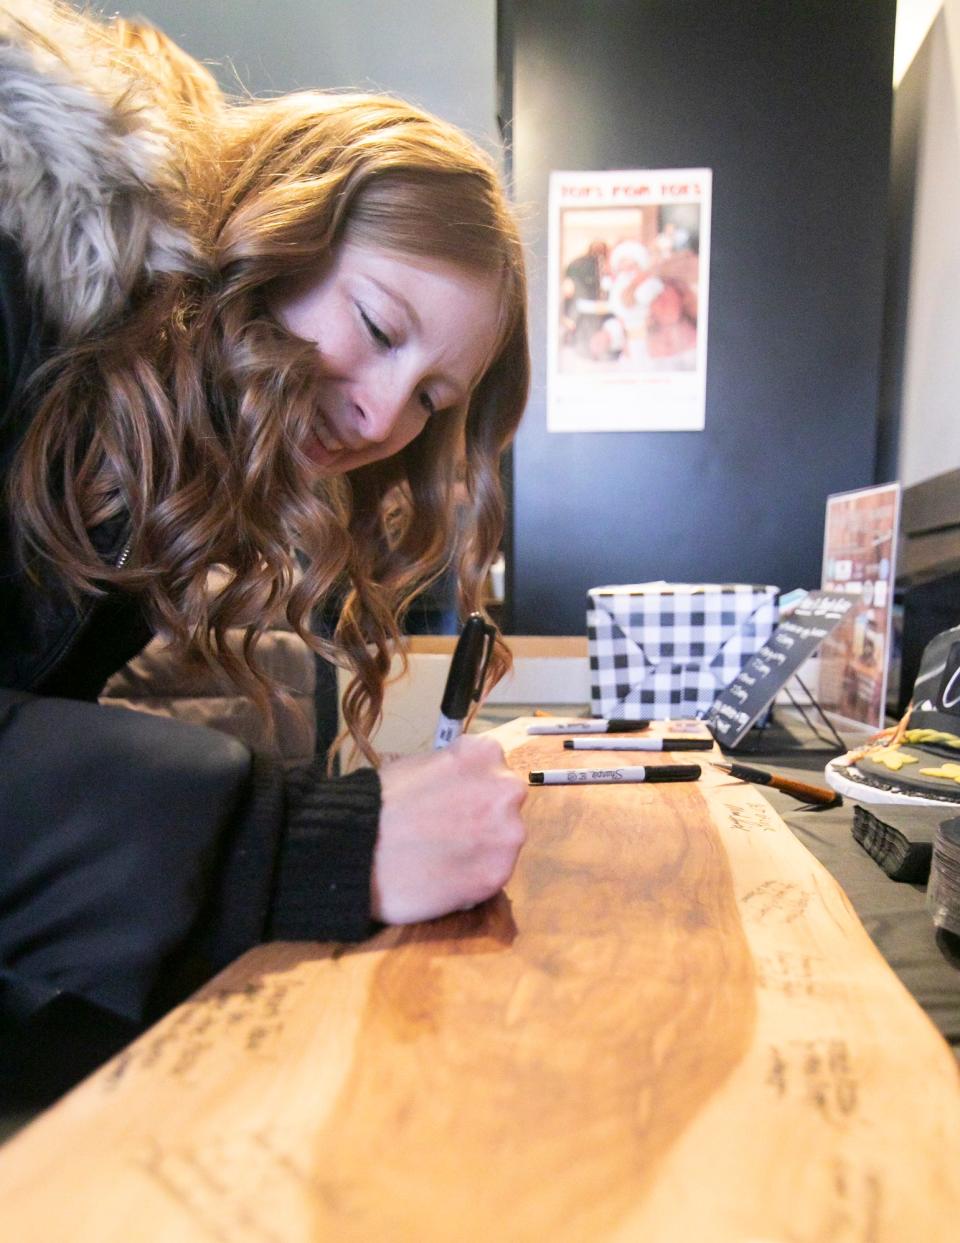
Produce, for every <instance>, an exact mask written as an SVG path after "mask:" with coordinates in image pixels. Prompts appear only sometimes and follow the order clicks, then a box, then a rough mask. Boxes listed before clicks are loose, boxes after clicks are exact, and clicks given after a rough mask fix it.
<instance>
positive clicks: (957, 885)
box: [927, 819, 960, 936]
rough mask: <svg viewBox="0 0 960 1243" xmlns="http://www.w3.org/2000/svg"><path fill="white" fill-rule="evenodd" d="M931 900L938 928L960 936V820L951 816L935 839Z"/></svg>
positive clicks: (929, 899)
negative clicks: (951, 818) (952, 818)
mask: <svg viewBox="0 0 960 1243" xmlns="http://www.w3.org/2000/svg"><path fill="white" fill-rule="evenodd" d="M927 903H928V905H929V907H930V912H931V914H932V915H933V922H934V923H935V924H936V925H937V927H938V928H944V929H946V931H947V932H952V933H954V934H955V935H957V936H960V820H957V819H954V820H947V821H945V822H944V823H943V824H942V825H941V826H940V828H939V829H937V832H936V835H935V837H934V839H933V862H932V865H931V868H930V884H929V886H928V888H927Z"/></svg>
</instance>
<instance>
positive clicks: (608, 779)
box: [529, 764, 700, 786]
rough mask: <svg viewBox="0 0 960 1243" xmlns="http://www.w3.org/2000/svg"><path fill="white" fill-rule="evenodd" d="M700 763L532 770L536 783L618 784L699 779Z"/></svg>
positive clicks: (535, 784)
mask: <svg viewBox="0 0 960 1243" xmlns="http://www.w3.org/2000/svg"><path fill="white" fill-rule="evenodd" d="M699 776H700V765H699V764H656V765H654V766H652V767H650V768H640V767H635V768H547V769H544V770H543V772H532V773H530V774H529V778H530V784H531V785H532V786H573V785H617V784H620V783H621V782H633V781H696V780H697V778H698V777H699Z"/></svg>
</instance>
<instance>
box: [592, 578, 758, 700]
mask: <svg viewBox="0 0 960 1243" xmlns="http://www.w3.org/2000/svg"><path fill="white" fill-rule="evenodd" d="M778 590H779V589H778V588H777V587H769V586H753V585H751V584H745V583H714V584H710V583H703V584H697V583H634V584H630V585H626V586H620V587H592V588H591V589H590V591H589V592H588V593H587V637H588V641H589V651H590V670H591V676H590V680H591V700H590V707H591V711H592V713H593V715H594V716H606V717H620V718H623V719H625V720H640V719H642V718H644V717H654V718H664V717H684V716H696V715H698V714H701V713H704V712H706V710H707V709H708V708H709V707H710V705H711V704H712V703H713V701H714V699H715V698H716V697H717V695H718V694H719V693H720V692H721V691H722V690H723V688H724V687H725V686H726V685H727V684H728V683H729V682H732V681H733V679H734V678H735V677H736V676H737V674H738V673H739V672H740V669H741V667H742V666H743V665H744V664H745V663H746V661H747V660H748V659H749V658H750V657H751V656H753V655H754V654H755V653H756V652H758V651H759V650H760V648H761V647H763V645H764V643H765V642H766V641H767V639H769V637H770V635H771V634H772V633H773V629H774V627H775V626H776V624H777V595H778Z"/></svg>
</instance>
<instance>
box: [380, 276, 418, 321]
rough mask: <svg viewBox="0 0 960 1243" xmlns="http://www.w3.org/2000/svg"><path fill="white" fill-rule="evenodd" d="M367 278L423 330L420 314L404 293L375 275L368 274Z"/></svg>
mask: <svg viewBox="0 0 960 1243" xmlns="http://www.w3.org/2000/svg"><path fill="white" fill-rule="evenodd" d="M367 280H368V281H369V282H370V284H371V285H375V286H376V287H377V289H379V290H380V292H381V293H382V294H384V295H385V296H386V297H388V298H389V299H390V300H391V301H392V302H396V303H397V304H398V305H399V307H400V309H401V310H402V311H404V312H405V314H406V316H407V318H408V319H409V320H410V322H411V323H412V324H413V326H414V328H416V329H417V331H422V329H423V325H422V324H421V322H420V316H419V315H418V314H417V312H416V311H415V310H414V308H413V304H412V303H411V302H409V301H408V300H407V299H406V298H405V297H404V295H403V294H402V293H401V292H400V291H399V290H398V289H394V288H392V286H390V285H385V284H384V283H383V281H381V280H378V279H377V278H376V277H375V276H367Z"/></svg>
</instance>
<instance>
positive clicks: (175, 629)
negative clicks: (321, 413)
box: [10, 83, 529, 759]
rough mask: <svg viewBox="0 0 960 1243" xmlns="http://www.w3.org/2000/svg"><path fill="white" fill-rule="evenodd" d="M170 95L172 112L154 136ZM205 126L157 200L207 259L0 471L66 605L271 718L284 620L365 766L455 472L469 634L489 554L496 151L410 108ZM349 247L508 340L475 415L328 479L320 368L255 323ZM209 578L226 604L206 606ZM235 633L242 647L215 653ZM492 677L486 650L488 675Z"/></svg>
mask: <svg viewBox="0 0 960 1243" xmlns="http://www.w3.org/2000/svg"><path fill="white" fill-rule="evenodd" d="M166 88H169V83H167V84H166ZM175 94H176V92H171V93H170V97H169V98H167V99H165V100H163V101H162V102H163V105H164V109H165V113H166V115H167V116H170V115H171V114H172V113H174V112H175V109H176V107H177V106H178V104H177V101H176V100H175V99H174V95H175ZM200 113H201V110H200V109H198V107H197V105H196V101H195V100H189V99H187V100H186V102H183V103H182V108H181V112H180V114H179V124H181V125H183V126H184V127H187V126H189V128H190V140H189V142H185V143H184V145H183V148H182V158H183V160H184V168H183V169H182V170H181V171H182V185H183V187H184V190H185V193H184V195H183V197H182V199H181V200H180V201H178V202H176V203H171V205H170V210H171V214H172V215H173V216H174V217H175V218H178V219H179V220H181V221H185V222H186V223H187V225H188V227H189V230H190V231H191V233H192V235H193V237H194V238H195V239H196V247H197V261H196V264H195V266H194V268H193V270H191V271H189V272H183V273H175V274H170V273H166V274H164V275H162V276H159V277H156V278H153V279H150V280H147V279H141V281H140V282H139V283H138V284H137V285H136V287H134V289H133V290H132V292H131V294H130V297H129V299H128V301H127V304H126V305H125V307H124V308H123V311H122V313H121V314H120V315H118V316H115V317H114V318H113V319H112V320H111V321H110V322H108V323H105V324H103V325H102V327H101V328H100V329H99V330H98V331H96V332H95V333H92V334H88V335H87V337H86V338H85V339H83V340H80V341H78V342H74V343H71V344H68V345H67V346H65V347H64V348H63V349H62V350H61V351H60V352H59V353H58V354H57V355H56V357H55V358H54V359H53V360H52V361H51V362H50V363H49V364H48V365H47V366H46V367H45V368H44V370H43V373H42V375H41V376H40V377H39V379H40V383H39V384H38V386H37V398H36V414H35V417H34V418H33V419H32V421H31V425H30V429H29V433H28V435H27V437H26V440H25V442H24V443H23V445H22V447H21V449H20V452H19V456H18V459H17V462H16V466H15V469H14V471H13V473H12V483H11V494H10V503H11V506H12V512H13V513H15V514H16V515H17V517H18V523H19V537H20V540H21V544H22V551H23V556H24V558H25V561H26V562H30V561H32V560H33V559H35V558H37V557H39V558H40V559H41V560H42V563H43V564H45V565H47V566H52V568H53V570H54V572H55V575H56V577H57V579H58V580H59V581H60V582H61V583H62V584H64V585H65V586H66V587H67V589H68V590H70V591H71V592H72V593H74V594H76V595H89V594H96V593H98V592H100V591H102V590H104V589H105V588H107V587H112V588H118V589H120V590H123V591H128V592H135V593H138V594H139V595H140V597H141V598H142V601H143V605H144V608H145V610H146V613H147V616H148V617H149V619H150V621H151V623H152V624H153V625H154V626H155V628H156V629H157V631H158V632H159V633H161V634H163V635H165V636H166V637H167V638H169V639H170V640H171V641H172V643H173V644H174V645H175V646H176V647H177V648H178V649H180V650H181V651H182V652H184V653H189V654H191V655H192V656H193V657H195V658H198V659H201V660H203V661H205V662H208V663H210V664H213V665H215V666H219V667H221V668H222V669H223V670H224V671H225V672H226V673H227V674H228V675H229V676H230V677H231V678H232V679H233V681H234V682H235V684H237V685H238V686H239V687H240V688H241V689H242V690H243V691H245V692H246V693H248V694H250V695H251V696H252V697H253V699H254V700H255V701H256V702H258V703H259V704H260V705H261V707H262V708H263V709H264V710H265V711H268V710H269V708H270V703H271V699H272V698H273V697H274V696H277V695H280V696H282V694H283V692H282V688H278V687H275V686H272V685H271V684H270V683H269V681H268V680H267V679H266V677H265V675H264V674H263V672H262V671H261V670H260V668H259V666H258V663H257V659H256V651H257V645H258V643H259V641H260V639H261V637H262V636H263V634H264V632H265V631H266V630H267V629H268V628H269V627H270V626H271V625H272V624H275V623H276V622H277V621H278V620H281V619H283V620H285V621H287V622H288V623H289V624H290V625H291V626H292V627H293V628H294V629H295V630H296V631H297V633H299V634H300V635H301V636H302V637H303V639H304V640H305V641H306V642H307V643H308V644H310V646H311V647H313V648H314V649H315V650H318V651H321V652H323V653H324V654H326V655H327V656H329V657H330V658H332V659H334V660H335V661H337V662H338V663H341V664H346V665H347V666H349V667H350V668H351V669H352V671H353V680H352V683H351V685H350V688H349V689H348V692H347V694H346V697H345V701H344V718H345V722H346V725H347V728H348V730H349V733H350V734H351V735H352V736H353V738H354V740H355V742H356V743H357V745H358V746H359V747H360V749H361V751H363V752H364V754H365V755H366V756H367V757H368V758H371V759H374V758H375V756H374V753H373V751H372V749H371V747H370V744H369V742H368V739H369V736H370V733H371V731H372V729H373V728H374V726H375V724H376V722H377V720H378V717H379V715H380V712H381V708H382V700H383V682H384V679H385V677H386V674H387V672H388V670H389V668H390V661H391V655H392V653H393V651H394V650H396V647H397V643H398V639H399V630H400V626H401V624H402V618H403V615H404V612H405V610H406V608H407V606H408V605H409V603H410V602H411V600H412V599H413V598H414V596H415V595H416V594H417V592H418V591H420V590H421V589H422V588H423V586H424V585H425V584H426V583H428V582H429V581H431V580H432V579H433V578H435V577H436V576H437V575H438V574H439V573H441V572H442V571H443V569H444V567H445V565H446V564H447V562H448V561H449V558H450V556H451V549H452V548H453V546H454V532H455V526H456V521H455V514H454V508H455V506H454V500H453V489H454V483H455V479H456V474H457V468H458V466H459V467H460V471H461V474H462V476H463V484H464V487H463V492H462V494H461V495H462V497H463V498H465V499H464V501H463V503H464V506H465V512H464V513H463V514H461V515H460V522H459V525H460V527H461V530H462V533H464V534H465V538H462V539H460V540H459V541H458V543H459V584H460V589H459V602H460V608H461V610H462V611H463V612H464V613H466V612H467V611H470V610H472V609H474V608H477V607H479V604H480V598H481V588H482V584H483V581H484V578H485V575H486V572H487V569H488V567H489V565H490V563H491V561H492V560H493V558H494V556H495V554H496V551H497V547H498V544H499V540H500V537H501V533H502V528H503V518H504V503H503V496H502V490H501V486H500V476H499V461H500V457H501V454H502V452H503V450H504V448H505V446H506V445H507V444H508V442H509V441H510V439H511V437H512V436H513V434H514V431H515V429H516V426H517V424H518V422H519V419H520V416H521V413H522V411H523V407H524V404H525V401H526V396H527V388H528V383H529V352H528V342H527V329H526V314H525V307H526V289H525V275H524V262H523V251H522V245H521V242H520V239H519V235H518V230H517V226H516V223H515V220H514V217H513V213H512V211H511V209H510V206H509V203H508V200H507V197H506V195H505V193H504V190H503V188H502V185H501V183H500V178H499V176H498V173H497V170H496V168H495V166H494V164H493V163H492V161H491V160H490V159H489V158H488V157H487V156H486V154H485V153H483V152H482V151H481V150H480V149H479V148H478V147H477V146H475V145H474V144H473V143H472V142H471V141H470V140H468V139H467V138H466V137H465V136H464V135H463V134H462V133H460V132H459V131H458V130H457V129H455V128H454V127H452V126H450V125H447V124H446V123H444V122H442V121H440V120H438V119H437V118H435V117H433V116H430V115H429V114H427V113H425V112H423V111H421V110H420V109H418V108H416V107H413V106H411V105H410V104H407V103H404V102H402V101H400V100H397V99H393V98H390V97H385V96H374V95H343V94H322V93H303V94H295V95H290V96H285V97H280V98H277V99H272V100H268V101H241V102H237V103H226V102H224V103H223V104H222V105H221V104H219V103H217V102H216V101H215V100H214V99H213V98H212V97H210V98H206V99H205V100H204V106H203V109H202V113H203V115H202V116H201V115H200ZM344 241H349V242H351V243H356V244H360V245H373V246H378V247H383V248H387V249H392V250H395V251H396V252H398V253H400V254H403V255H413V256H428V257H430V258H433V259H439V260H445V261H449V262H451V263H455V264H457V265H459V266H461V267H463V268H464V269H466V270H468V271H470V272H472V273H478V274H484V275H489V274H494V275H495V276H496V277H497V278H498V280H499V282H500V289H501V291H502V301H501V322H500V330H499V336H498V343H497V347H496V349H495V351H494V354H493V356H492V360H491V362H490V365H489V366H488V368H487V371H486V373H485V374H484V376H483V377H482V379H481V380H480V382H479V384H478V385H477V387H476V389H475V391H474V392H473V394H472V395H471V397H470V400H469V404H468V405H467V406H466V407H465V408H464V409H462V410H459V411H454V412H449V413H446V414H444V415H443V416H442V417H440V418H436V419H431V420H430V421H429V422H428V423H427V425H426V426H425V427H424V429H423V431H422V433H421V434H420V435H419V436H418V437H417V438H416V439H415V440H414V441H413V442H412V443H411V444H410V445H409V446H408V447H407V448H406V449H405V450H403V451H402V452H401V453H400V454H398V455H396V456H395V457H394V458H391V459H389V460H387V461H384V462H379V463H376V464H374V465H370V466H367V467H364V468H363V469H361V470H358V471H356V472H354V473H352V474H349V475H346V476H343V477H340V478H336V479H331V480H326V481H322V482H321V483H319V484H318V483H317V482H316V480H315V478H314V477H313V476H312V475H311V473H310V471H309V465H308V462H307V460H306V459H305V458H304V456H303V454H302V451H301V446H302V445H303V444H305V443H306V439H307V435H308V431H309V428H310V425H311V421H312V417H313V411H314V409H315V406H316V404H317V403H316V400H315V396H314V394H315V390H316V385H317V382H318V379H319V365H320V360H319V359H318V356H317V353H316V348H315V346H314V345H312V344H308V343H305V342H303V341H301V340H299V339H298V338H296V337H295V336H293V335H292V334H291V333H289V332H288V331H286V330H285V329H284V328H283V327H282V326H281V325H280V324H279V323H278V322H277V320H276V318H275V317H274V316H273V315H272V314H271V312H270V305H271V300H272V295H274V294H275V293H276V291H277V290H278V289H279V288H281V287H283V285H284V284H285V283H287V282H289V281H290V280H293V279H296V278H298V277H302V276H303V274H304V273H308V272H310V271H319V270H320V269H321V266H322V264H323V263H324V261H325V260H327V259H329V256H330V254H331V252H332V251H333V250H334V248H336V247H337V246H338V245H339V244H341V243H342V242H344ZM464 463H465V468H464ZM388 501H389V504H388ZM388 509H389V511H390V514H389V517H388ZM123 514H128V515H129V519H130V545H129V553H128V556H127V557H126V559H125V560H124V563H123V565H122V566H108V565H105V564H104V562H103V560H102V558H101V557H100V556H99V555H98V553H97V551H96V549H95V547H94V545H93V543H92V541H91V535H90V533H91V531H92V530H95V529H96V528H97V527H98V526H99V525H100V524H102V523H104V522H105V521H107V520H108V519H111V518H116V517H117V516H118V515H123ZM216 565H219V566H222V567H224V568H225V569H226V572H227V576H226V586H225V587H224V588H223V589H222V590H221V591H220V592H219V593H218V594H216V595H214V596H213V597H211V595H210V594H209V592H208V589H207V577H208V572H209V570H210V569H211V568H212V567H213V566H216ZM331 601H333V602H335V611H336V613H337V615H338V620H337V623H336V629H335V631H334V633H333V634H332V636H331V637H328V638H320V637H317V636H316V635H315V634H314V633H313V631H312V629H311V615H312V614H313V612H314V610H315V609H316V608H317V606H318V605H321V604H324V603H327V604H329V603H330V602H331ZM235 627H240V628H242V629H243V631H244V640H243V643H242V645H241V646H240V647H239V648H238V647H237V646H236V645H231V644H230V643H228V641H227V632H228V630H230V629H233V628H235ZM507 664H508V656H507V654H506V649H505V647H504V646H503V645H502V644H500V645H498V651H497V654H496V657H495V659H494V661H493V662H492V677H493V678H495V677H497V676H498V675H499V674H500V673H502V671H503V670H504V669H505V668H506V667H507Z"/></svg>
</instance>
